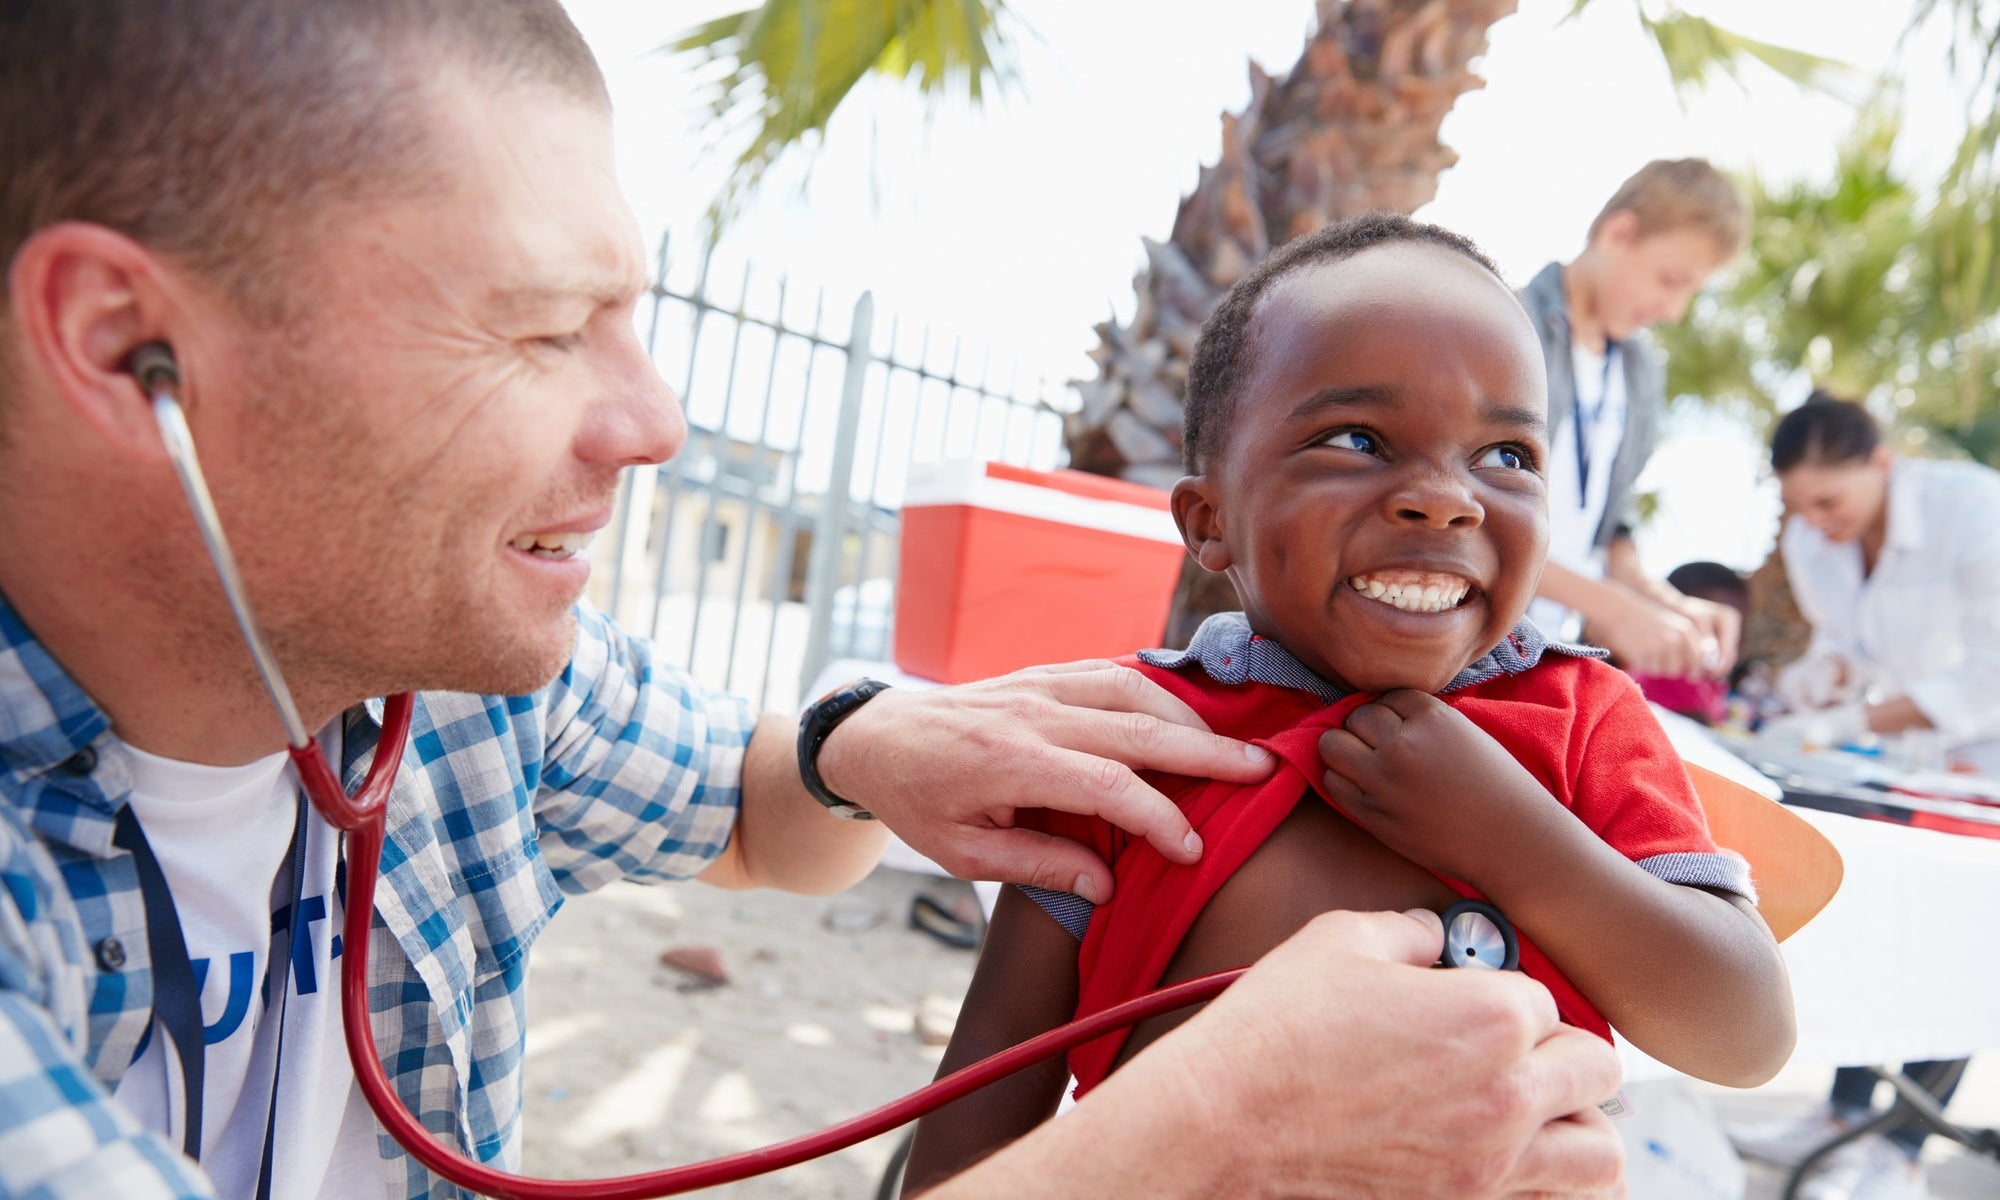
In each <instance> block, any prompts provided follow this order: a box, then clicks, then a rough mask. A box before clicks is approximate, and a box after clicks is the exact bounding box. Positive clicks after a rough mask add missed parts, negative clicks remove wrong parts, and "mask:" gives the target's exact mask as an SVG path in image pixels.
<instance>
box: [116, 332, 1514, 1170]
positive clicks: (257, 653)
mask: <svg viewBox="0 0 2000 1200" xmlns="http://www.w3.org/2000/svg"><path fill="white" fill-rule="evenodd" d="M130 370H131V373H132V374H133V376H134V377H136V378H137V379H138V381H139V385H140V387H141V388H142V389H144V391H145V392H146V394H147V395H148V396H149V397H150V398H151V401H152V406H153V415H154V418H155V420H157V421H158V423H159V426H160V435H161V438H162V439H163V440H164V442H165V444H166V449H167V455H168V457H169V458H170V459H171V460H172V461H173V464H174V470H175V473H176V474H177V475H178V476H179V477H180V482H181V488H182V490H183V491H185V492H186V493H187V499H188V505H189V507H190V508H191V509H192V510H193V512H194V518H195V524H196V525H197V526H198V527H199V528H200V531H201V539H202V542H203V544H204V545H206V547H207V549H208V554H209V557H210V559H211V560H213V562H214V564H215V572H216V574H217V576H219V577H220V579H221V581H222V588H223V591H224V593H226V595H227V596H228V599H229V607H230V610H231V611H232V612H233V613H234V614H235V617H236V623H237V626H238V627H239V628H240V629H241V630H242V632H243V638H244V641H245V642H246V643H247V644H248V646H249V649H250V655H251V657H252V659H253V660H255V662H256V665H257V672H258V674H259V675H260V676H261V677H262V678H263V681H264V686H265V688H266V689H267V690H268V691H269V692H270V695H271V701H272V703H273V704H274V705H275V706H276V707H277V710H278V715H279V717H280V719H281V720H282V721H283V722H284V726H285V739H286V742H287V753H288V754H289V755H290V756H291V760H292V765H293V767H294V768H295V769H296V770H297V772H298V776H299V782H300V784H301V786H302V787H303V788H304V789H305V794H306V797H307V798H308V799H309V800H310V801H311V802H312V806H313V807H314V808H315V809H317V810H318V811H319V813H320V815H321V816H322V817H324V818H325V819H326V822H327V823H328V824H330V825H332V826H333V827H334V828H336V829H338V830H340V831H341V832H342V833H343V834H345V835H346V837H347V839H348V844H347V847H346V852H345V859H346V864H347V911H346V915H345V917H344V918H343V929H342V937H343V939H344V944H345V946H346V949H345V952H344V955H343V961H342V964H341V979H340V1000H341V1020H342V1026H343V1029H344V1032H345V1033H346V1038H347V1053H348V1057H349V1059H350V1060H351V1061H352V1063H353V1067H354V1076H355V1078H356V1080H358V1081H359V1082H360V1085H361V1091H362V1094H363V1095H365V1096H366V1097H367V1099H368V1105H369V1107H370V1108H372V1109H374V1110H375V1116H376V1118H377V1119H378V1120H380V1121H381V1122H382V1128H383V1129H384V1130H386V1131H387V1132H388V1133H389V1135H390V1136H391V1137H393V1138H395V1139H396V1141H397V1142H398V1143H400V1144H401V1145H402V1147H403V1149H404V1150H406V1151H407V1152H408V1153H409V1154H410V1155H411V1157H413V1158H415V1159H416V1160H417V1161H418V1162H421V1163H422V1164H423V1165H424V1166H425V1167H427V1168H429V1169H430V1170H431V1171H433V1172H435V1173H436V1174H438V1175H439V1176H441V1177H443V1178H444V1179H446V1180H448V1181H449V1182H451V1183H453V1184H456V1185H457V1186H459V1187H462V1188H467V1189H470V1190H471V1191H474V1192H477V1193H479V1194H481V1195H486V1196H493V1197H498V1198H499V1200H644V1198H646V1197H654V1196H676V1195H680V1194H682V1193H684V1192H691V1191H695V1190H697V1189H700V1188H705V1187H714V1186H717V1185H719V1184H724V1183H733V1182H735V1181H737V1180H739V1179H747V1178H749V1177H751V1176H753V1175H762V1174H765V1173H767V1172H770V1171H776V1170H779V1169H781V1168H784V1167H789V1166H793V1165H795V1164H797V1163H801V1162H805V1161H807V1160H808V1159H813V1158H818V1157H820V1156H821V1155H824V1154H831V1153H833V1152H834V1151H836V1150H843V1149H845V1148H847V1147H848V1146H852V1145H854V1144H855V1143H857V1142H862V1141H866V1140H867V1139H869V1138H872V1137H875V1136H877V1135H879V1134H882V1133H886V1132H888V1131H889V1130H891V1129H894V1128H896V1127H897V1126H899V1125H904V1124H907V1123H908V1122H910V1121H913V1120H915V1119H917V1118H918V1117H920V1116H922V1115H924V1114H925V1113H928V1112H930V1111H932V1110H933V1109H936V1108H939V1107H942V1106H943V1105H946V1104H949V1103H951V1102H952V1101H953V1100H956V1099H958V1098H959V1097H961V1096H964V1095H966V1094H967V1093H970V1092H973V1091H976V1090H978V1089H979V1088H982V1087H984V1086H986V1085H987V1084H989V1083H992V1082H993V1081H994V1080H996V1079H1000V1078H1003V1077H1004V1076H1007V1075H1011V1074H1013V1073H1014V1072H1016V1071H1019V1070H1022V1069H1024V1068H1026V1067H1029V1066H1032V1065H1034V1064H1035V1063H1038V1062H1041V1061H1043V1060H1045V1059H1049V1058H1053V1057H1054V1056H1056V1055H1058V1054H1061V1053H1062V1052H1064V1051H1066V1050H1069V1049H1072V1048H1074V1047H1076V1046H1079V1045H1082V1044H1083V1043H1085V1042H1088V1041H1091V1040H1092V1039H1094V1038H1097V1037H1099V1036H1102V1035H1103V1034H1104V1033H1106V1032H1109V1031H1110V1030H1113V1029H1118V1028H1121V1027H1123V1026H1127V1025H1134V1024H1137V1023H1138V1022H1140V1021H1144V1020H1146V1019H1148V1018H1150V1017H1154V1016H1157V1015H1159V1014H1161V1013H1165V1012H1171V1011H1172V1010H1174V1009H1177V1008H1183V1007H1186V1006H1188V1005H1191V1004H1198V1003H1201V1002H1202V1001H1205V1000H1209V999H1211V998H1213V997H1214V996H1216V995H1217V994H1219V993H1220V992H1221V991H1222V990H1223V989H1224V988H1226V987H1228V986H1229V985H1230V984H1231V983H1232V982H1234V981H1235V979H1236V977H1237V976H1239V975H1241V974H1242V973H1243V968H1239V969H1237V970H1233V971H1220V972H1217V973H1216V974H1213V975H1205V976H1202V977H1201V978H1199V979H1190V980H1187V981H1185V982H1182V983H1177V984H1174V985H1172V986H1170V987H1164V988H1160V989H1159V990H1157V991H1153V992H1149V993H1147V994H1146V995H1143V996H1139V997H1136V998H1134V999H1132V1000H1128V1001H1126V1002H1125V1003H1123V1004H1119V1005H1116V1006H1114V1007H1112V1008H1108V1009H1105V1010H1104V1011H1102V1012H1098V1013H1093V1014H1092V1015H1090V1016H1088V1017H1084V1018H1080V1019H1078V1020H1076V1021H1073V1022H1071V1023H1069V1024H1067V1025H1063V1026H1060V1027H1058V1028H1056V1029H1051V1030H1049V1031H1048V1032H1047V1033H1044V1034H1041V1035H1039V1036H1037V1037H1034V1038H1031V1039H1029V1040H1028V1041H1025V1042H1022V1043H1021V1044H1020V1045H1018V1046H1013V1047H1010V1048H1008V1049H1006V1050H1003V1051H1001V1052H1000V1053H998V1054H995V1055H993V1056H992V1057H990V1058H986V1059H983V1060H981V1061H979V1062H977V1063H973V1064H972V1065H970V1066H967V1067H964V1068H962V1069H961V1070H958V1071H954V1072H953V1073H952V1074H950V1075H947V1076H945V1077H944V1078H942V1079H939V1080H935V1081H933V1082H932V1083H930V1084H927V1085H926V1086H924V1087H921V1088H919V1089H917V1090H916V1091H914V1092H911V1093H910V1094H909V1095H907V1096H904V1097H902V1098H901V1099H898V1100H894V1101H891V1102H890V1103H888V1104H885V1105H883V1106H881V1107H880V1108H877V1109H873V1110H871V1111H869V1112H866V1113H863V1114H861V1115H860V1116H857V1117H852V1118H850V1119H848V1120H846V1121H842V1122H840V1123H839V1124H837V1125H832V1126H829V1127H827V1128H825V1129H822V1130H819V1131H818V1132H816V1133H810V1134H805V1135H803V1136H800V1137H796V1138H792V1139H790V1140H788V1141H783V1142H777V1143H775V1144H773V1145H770V1146H765V1147H763V1148H762V1149H758V1150H748V1151H744V1152H742V1153H739V1154H731V1155H727V1156H724V1157H722V1158H715V1159H710V1160H708V1161H706V1162H698V1163H689V1164H687V1165H685V1166H679V1167H670V1168H667V1169H665V1170H660V1171H648V1172H645V1173H643V1174H638V1175H620V1176H616V1177H613V1178H607V1179H574V1180H565V1179H531V1178H528V1177H526V1176H522V1175H514V1174H509V1173H508V1172H505V1171H499V1170H495V1169H494V1168H492V1167H489V1166H486V1165H484V1164H482V1163H478V1162H474V1161H473V1160H471V1159H469V1158H466V1157H465V1156H464V1155H462V1154H460V1153H459V1152H458V1151H456V1150H455V1149H452V1148H451V1147H449V1146H447V1145H445V1143H444V1142H442V1141H440V1140H439V1139H438V1138H437V1137H436V1136H435V1135H433V1134H432V1133H431V1132H430V1131H429V1130H427V1129H425V1128H424V1127H423V1126H422V1125H421V1124H419V1123H418V1121H417V1120H416V1118H415V1117H413V1116H411V1115H410V1113H409V1112H408V1110H406V1109H405V1108H404V1107H403V1104H402V1101H401V1100H400V1099H399V1098H398V1097H397V1095H396V1093H395V1091H394V1090H393V1089H392V1088H391V1086H390V1084H389V1078H388V1076H387V1074H386V1073H385V1072H384V1071H383V1069H382V1062H381V1058H380V1056H379V1055H378V1054H377V1053H376V1049H375V1034H374V1031H373V1030H372V1029H371V1028H370V1027H369V1023H368V944H369V927H370V924H371V922H372V921H373V919H374V911H375V881H376V873H377V868H378V866H379V864H380V862H381V859H382V840H383V837H384V834H385V832H386V822H387V801H388V798H389V789H390V788H391V787H392V786H393V785H394V783H395V779H396V768H397V766H398V765H399V764H400V763H401V762H402V759H403V753H404V749H405V747H406V746H407V744H408V741H409V734H410V714H411V708H412V697H411V695H410V694H409V693H408V692H404V693H400V694H398V695H394V696H390V697H388V699H387V701H386V703H385V704H384V707H383V713H382V736H381V740H380V741H379V742H378V743H377V745H376V749H375V758H374V762H373V763H372V764H371V765H370V767H369V769H368V775H367V777H366V778H365V779H364V780H363V781H362V784H361V786H360V788H359V789H357V790H356V791H355V793H354V794H353V795H352V796H350V795H348V794H347V791H346V789H345V788H344V787H342V786H341V783H340V780H339V779H338V778H336V777H335V775H334V773H333V768H332V767H331V766H329V765H328V762H327V759H326V756H325V755H324V754H323V753H322V752H321V751H320V749H319V746H318V745H317V744H316V743H315V741H314V739H313V738H312V736H311V734H309V733H308V732H307V731H306V728H305V725H304V722H303V721H301V720H300V718H299V714H298V709H297V707H296V706H295V705H294V704H293V702H292V695H291V690H290V689H289V688H288V687H286V686H285V681H284V677H283V675H281V674H280V673H279V671H278V665H277V661H276V659H275V658H274V657H273V656H272V654H271V648H270V646H269V645H268V644H267V643H266V642H265V641H264V637H263V634H262V633H261V632H259V630H258V628H257V623H256V621H255V620H254V619H253V617H252V616H251V613H250V608H249V603H248V600H247V598H246V597H245V595H244V590H243V581H242V577H241V576H240V575H239V574H238V573H237V570H236V561H235V558H234V556H233V555H231V554H230V552H229V544H228V542H226V541H225V540H224V539H223V536H222V524H221V522H220V520H219V519H218V518H217V516H216V512H215V504H214V501H213V500H212V499H210V497H209V492H208V484H207V482H206V480H205V479H204V478H203V476H202V472H201V465H200V463H199V461H198V460H197V459H196V457H195V450H194V438H193V436H192V435H191V434H190V432H189V430H188V424H187V419H186V416H185V415H184V414H183V413H182V411H181V406H180V401H179V400H178V398H177V397H176V394H175V393H176V392H177V390H178V388H179V382H180V375H179V369H178V368H177V366H176V365H175V362H174V357H173V352H172V351H171V350H170V349H169V348H168V347H167V346H166V345H165V344H163V343H159V342H149V343H147V344H146V345H143V346H141V347H139V348H138V349H137V350H136V351H134V352H133V354H132V357H131V360H130ZM1517 961H1518V951H1517V948H1516V940H1515V936H1514V932H1513V930H1512V928H1511V927H1510V926H1509V925H1508V924H1507V922H1506V919H1505V918H1503V917H1502V916H1501V915H1500V913H1499V911H1498V910H1497V909H1494V908H1493V907H1492V906H1491V905H1488V904H1484V903H1482V902H1479V901H1463V902H1461V903H1460V904H1458V905H1455V906H1453V908H1451V909H1450V910H1448V911H1447V912H1446V913H1445V953H1444V957H1443V958H1442V959H1440V962H1441V963H1442V964H1445V965H1450V966H1458V967H1466V966H1472V967H1488V968H1496V969H1499V968H1504V969H1512V968H1514V967H1515V966H1516V964H1517Z"/></svg>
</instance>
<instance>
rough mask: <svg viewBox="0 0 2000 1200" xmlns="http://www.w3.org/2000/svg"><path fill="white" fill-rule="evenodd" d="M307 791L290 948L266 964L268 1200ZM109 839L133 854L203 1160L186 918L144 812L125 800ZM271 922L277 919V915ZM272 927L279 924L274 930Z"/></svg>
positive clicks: (193, 1138)
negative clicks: (270, 1030) (271, 1013)
mask: <svg viewBox="0 0 2000 1200" xmlns="http://www.w3.org/2000/svg"><path fill="white" fill-rule="evenodd" d="M307 824H308V821H307V819H306V796H305V793H304V792H303V791H302V792H300V793H299V807H298V813H297V816H296V818H295V820H294V823H293V825H292V845H291V849H290V850H289V851H287V857H288V858H289V859H290V866H291V872H292V879H291V896H292V900H291V904H290V905H289V906H287V907H286V908H285V909H284V912H283V916H284V920H285V923H286V925H287V926H288V927H289V928H288V932H287V937H286V939H285V940H286V952H285V955H284V957H283V958H282V959H281V958H280V957H279V956H278V955H276V954H272V955H271V956H270V957H269V959H268V960H267V961H266V963H265V966H264V1006H265V1009H266V1010H267V1011H268V1010H269V1008H270V1005H271V1001H272V998H273V997H275V998H276V1000H277V1004H278V1044H277V1046H276V1048H275V1053H274V1054H273V1055H272V1066H271V1096H270V1102H269V1106H268V1107H267V1108H266V1110H265V1113H264V1153H263V1156H262V1158H261V1159H260V1161H259V1165H258V1168H257V1200H270V1196H271V1163H272V1158H273V1155H274V1154H275V1153H276V1142H277V1138H276V1136H275V1135H276V1133H277V1126H278V1075H279V1071H280V1070H281V1068H282V1067H283V1064H284V1057H285V1002H286V1001H287V1000H288V999H289V998H290V995H291V990H292V989H291V971H292V963H293V962H294V961H295V960H296V959H297V957H298V952H299V930H300V929H301V928H303V927H304V925H305V922H304V921H301V920H299V915H298V914H299V902H300V900H302V899H303V898H304V890H305V880H306V826H307ZM111 840H112V843H113V844H114V845H117V846H120V847H123V848H124V849H126V850H128V851H130V852H131V854H132V863H133V866H134V867H135V868H137V870H138V874H139V894H140V896H141V898H142V899H143V900H144V901H145V905H146V948H147V952H148V956H149V957H150V958H151V959H152V962H153V1016H154V1018H155V1019H157V1020H158V1021H159V1023H160V1025H161V1027H162V1028H164V1029H165V1030H166V1032H167V1037H168V1039H169V1040H171V1041H172V1042H173V1044H174V1054H175V1057H177V1058H179V1059H180V1064H181V1099H182V1120H183V1125H184V1128H183V1129H182V1131H181V1151H182V1153H184V1154H186V1155H187V1156H188V1157H189V1158H191V1159H194V1160H195V1161H196V1162H200V1161H201V1118H202V1086H203V1075H204V1069H203V1057H204V1055H203V1048H202V1046H203V1043H202V1024H203V1022H202V1016H201V991H200V989H198V988H196V987H195V983H194V964H193V963H192V962H191V961H190V960H189V959H188V952H187V939H186V938H184V937H183V936H182V935H181V920H180V916H179V914H178V913H177V912H176V911H175V909H174V896H173V892H172V891H171V890H170V889H169V888H168V887H167V876H166V872H164V871H162V870H161V869H160V860H159V859H158V858H157V857H156V856H155V855H154V854H153V848H152V846H151V845H149V844H148V843H147V841H146V833H145V831H144V830H142V829H141V828H139V818H138V816H137V815H136V814H135V813H134V812H133V811H132V806H131V805H130V804H127V805H126V806H125V807H124V808H121V809H119V810H118V824H117V830H116V832H115V833H114V834H113V835H112V838H111ZM272 924H273V925H276V924H277V917H276V916H275V915H274V916H273V918H272ZM273 932H275V930H273Z"/></svg>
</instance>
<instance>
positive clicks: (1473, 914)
mask: <svg viewBox="0 0 2000 1200" xmlns="http://www.w3.org/2000/svg"><path fill="white" fill-rule="evenodd" d="M1438 965H1439V966H1441V967H1470V968H1473V969H1475V970H1482V971H1518V970H1520V968H1521V943H1520V939H1518V938H1517V937H1515V935H1514V926H1513V925H1512V924H1511V923H1510V922H1509V921H1508V920H1507V918H1506V917H1504V916H1502V915H1500V910H1499V909H1497V908H1495V907H1493V906H1492V905H1491V904H1488V903H1486V902H1485V901H1484V900H1460V901H1459V902H1458V903H1457V904H1454V905H1452V906H1451V907H1450V908H1447V909H1445V910H1444V954H1443V955H1442V956H1440V957H1439V959H1438Z"/></svg>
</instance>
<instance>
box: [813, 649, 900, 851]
mask: <svg viewBox="0 0 2000 1200" xmlns="http://www.w3.org/2000/svg"><path fill="white" fill-rule="evenodd" d="M888 690H889V685H888V684H886V683H883V682H882V681H881V680H879V679H857V680H855V681H854V682H853V683H850V684H847V685H846V686H844V687H838V688H835V689H834V690H833V691H830V692H828V693H827V694H826V695H824V696H821V697H820V698H819V699H818V700H816V701H814V702H813V704H812V706H811V707H810V708H808V709H806V711H805V715H804V716H802V717H800V718H799V778H800V779H801V780H803V781H804V782H805V785H806V791H808V792H811V793H812V798H813V799H815V800H817V801H819V802H820V803H821V804H824V805H826V807H827V810H828V811H829V812H831V813H833V815H834V816H836V817H846V818H847V819H849V820H852V821H872V820H874V819H875V814H874V813H872V812H869V811H868V810H867V809H865V808H863V807H861V806H860V805H859V804H856V803H855V802H854V801H852V800H849V799H846V798H845V797H842V796H836V795H834V794H833V791H832V789H830V788H828V787H827V786H826V781H824V780H822V779H821V778H820V777H819V751H820V747H821V746H824V745H826V739H827V738H829V737H832V736H833V731H834V728H835V727H836V726H838V725H839V724H840V723H841V722H842V721H845V720H846V719H847V718H849V717H851V716H853V715H854V710H855V709H857V708H860V707H861V706H862V705H864V704H866V703H868V702H869V701H870V700H872V699H874V698H875V697H876V696H877V695H878V694H880V693H882V692H886V691H888Z"/></svg>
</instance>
